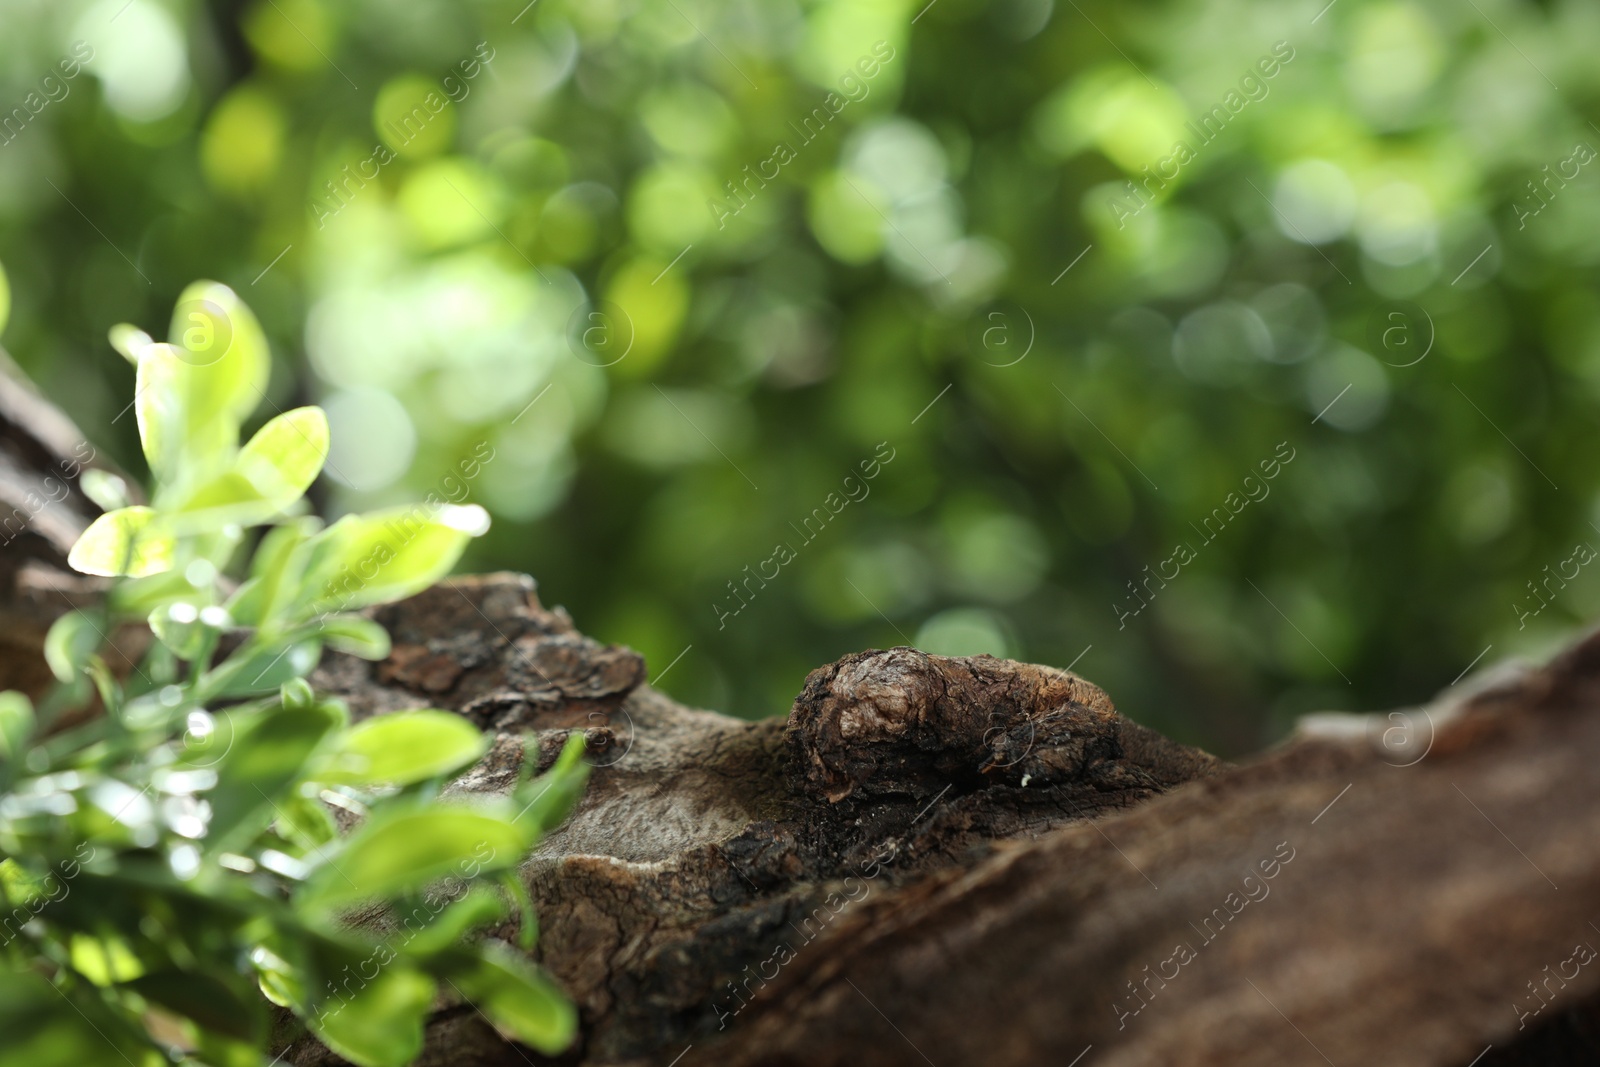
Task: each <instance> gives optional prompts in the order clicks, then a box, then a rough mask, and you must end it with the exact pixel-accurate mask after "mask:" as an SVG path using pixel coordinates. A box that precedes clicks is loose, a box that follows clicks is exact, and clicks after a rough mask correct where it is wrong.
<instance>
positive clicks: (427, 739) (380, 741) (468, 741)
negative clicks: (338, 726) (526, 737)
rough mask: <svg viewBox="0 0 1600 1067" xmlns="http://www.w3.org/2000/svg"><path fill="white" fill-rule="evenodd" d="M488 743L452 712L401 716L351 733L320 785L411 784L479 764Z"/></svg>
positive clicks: (373, 720) (332, 758) (366, 724)
mask: <svg viewBox="0 0 1600 1067" xmlns="http://www.w3.org/2000/svg"><path fill="white" fill-rule="evenodd" d="M488 747H489V741H488V738H486V737H484V736H483V733H482V732H481V731H480V730H479V729H478V728H477V727H476V726H474V725H472V723H470V722H468V721H467V720H466V719H463V718H462V717H461V716H459V715H456V714H453V713H452V712H448V711H433V710H421V711H396V712H392V713H390V714H388V715H378V716H376V717H374V718H371V719H368V720H367V721H366V722H363V723H361V724H360V725H359V726H356V727H354V728H353V729H351V730H349V731H347V732H346V733H345V734H344V736H343V737H341V738H340V739H339V743H338V745H337V746H336V747H335V748H334V749H333V751H332V752H331V753H330V754H329V756H328V762H327V764H326V765H325V767H324V768H323V769H322V770H320V771H318V773H317V777H318V779H319V780H320V781H324V782H336V783H341V784H349V785H369V784H373V783H378V782H386V783H392V784H394V785H409V784H411V783H412V782H420V781H423V780H425V779H428V778H438V777H440V776H441V775H446V774H449V773H450V772H452V771H457V770H460V769H461V768H463V767H467V766H470V765H471V764H473V763H476V762H477V761H478V759H479V758H480V757H482V755H483V753H484V752H485V751H486V750H487V749H488Z"/></svg>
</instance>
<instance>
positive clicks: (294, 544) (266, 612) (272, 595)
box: [227, 518, 321, 626]
mask: <svg viewBox="0 0 1600 1067" xmlns="http://www.w3.org/2000/svg"><path fill="white" fill-rule="evenodd" d="M320 528H321V523H319V522H318V521H317V520H316V519H313V518H301V519H295V520H293V521H290V522H286V523H284V524H283V525H282V526H277V527H274V528H273V529H271V530H268V531H267V534H266V536H264V537H262V538H261V543H260V544H259V545H257V546H256V554H255V556H254V558H252V559H251V561H250V577H249V579H248V580H247V581H245V582H244V583H243V584H242V585H240V586H239V588H238V590H237V591H235V593H234V595H233V597H232V598H231V599H230V600H229V601H228V604H227V608H228V612H229V614H231V615H232V616H233V617H234V619H235V620H236V621H237V622H238V623H239V624H240V625H242V626H264V625H266V624H267V623H269V622H272V621H274V620H275V619H276V618H277V616H278V614H279V610H280V608H282V607H283V606H284V605H285V604H287V603H288V601H289V599H290V597H291V596H292V595H293V594H294V592H295V588H296V586H297V583H298V581H299V577H300V572H301V569H302V568H303V567H304V564H305V555H306V552H305V551H304V550H303V546H304V545H305V542H306V539H307V538H309V537H311V535H313V534H315V533H316V532H317V530H319V529H320Z"/></svg>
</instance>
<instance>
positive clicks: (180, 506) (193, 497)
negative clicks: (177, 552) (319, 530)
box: [165, 470, 283, 536]
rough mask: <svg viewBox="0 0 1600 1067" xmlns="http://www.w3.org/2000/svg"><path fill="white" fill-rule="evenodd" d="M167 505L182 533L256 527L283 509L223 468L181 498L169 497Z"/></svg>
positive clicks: (169, 517)
mask: <svg viewBox="0 0 1600 1067" xmlns="http://www.w3.org/2000/svg"><path fill="white" fill-rule="evenodd" d="M165 507H166V511H165V515H166V518H167V521H168V523H169V525H170V526H171V528H172V529H173V532H174V533H176V534H178V535H180V536H181V535H185V534H204V533H212V532H214V531H217V530H222V529H226V528H227V527H229V526H255V525H258V524H260V523H263V522H266V521H267V520H268V519H270V518H272V516H274V515H276V514H278V512H280V511H282V510H283V508H282V507H280V506H279V505H278V504H277V503H275V502H274V501H273V500H272V498H270V497H269V496H268V495H267V494H266V493H264V492H263V491H262V490H261V489H260V488H259V487H258V486H257V485H256V484H255V483H254V482H253V481H251V480H250V479H249V478H246V477H245V476H244V475H243V474H241V473H239V472H238V471H236V470H230V471H223V472H222V473H221V474H218V475H217V476H216V477H214V478H212V479H211V480H209V481H207V482H203V483H201V484H200V485H198V486H196V487H195V488H194V489H193V490H191V491H190V492H189V493H187V494H185V495H184V496H183V497H181V498H180V499H176V500H168V501H167V503H166V505H165Z"/></svg>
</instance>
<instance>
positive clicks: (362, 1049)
mask: <svg viewBox="0 0 1600 1067" xmlns="http://www.w3.org/2000/svg"><path fill="white" fill-rule="evenodd" d="M436 988H437V986H436V983H435V982H434V980H433V979H432V978H429V977H428V976H427V975H425V974H423V973H422V972H421V971H418V970H416V969H415V968H411V967H405V966H403V965H401V964H399V963H391V964H390V965H389V966H388V967H386V968H383V969H381V970H379V971H378V972H377V973H376V974H375V975H374V977H373V978H372V979H370V980H368V981H366V982H365V983H364V984H362V985H361V986H359V987H357V989H356V990H355V991H354V993H353V994H352V995H351V996H350V998H349V999H348V1000H346V999H342V998H341V999H337V1000H330V1001H326V1002H324V1003H323V1004H322V1005H321V1007H320V1010H319V1011H318V1012H317V1014H316V1015H315V1016H313V1017H312V1018H310V1019H308V1020H307V1023H308V1024H309V1025H310V1027H311V1031H312V1033H314V1034H316V1035H317V1037H319V1038H321V1039H322V1042H323V1043H324V1044H326V1045H327V1046H328V1047H329V1048H330V1049H332V1050H333V1051H334V1052H336V1053H338V1054H339V1055H340V1056H343V1057H344V1058H345V1059H347V1060H349V1061H350V1062H351V1063H355V1064H358V1065H359V1067H405V1065H406V1064H408V1063H410V1062H411V1061H412V1060H414V1059H416V1058H417V1056H418V1055H419V1054H420V1053H421V1052H422V1028H423V1023H424V1022H425V1021H426V1019H427V1014H428V1008H429V1007H430V1006H432V1004H433V994H434V990H435V989H436Z"/></svg>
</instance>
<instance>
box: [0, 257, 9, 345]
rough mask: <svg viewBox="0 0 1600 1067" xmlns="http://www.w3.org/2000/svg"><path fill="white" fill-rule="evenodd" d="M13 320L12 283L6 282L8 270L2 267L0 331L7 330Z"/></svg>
mask: <svg viewBox="0 0 1600 1067" xmlns="http://www.w3.org/2000/svg"><path fill="white" fill-rule="evenodd" d="M10 318H11V283H10V282H8V281H7V280H6V269H5V267H3V266H0V331H3V330H5V328H6V321H7V320H8V319H10Z"/></svg>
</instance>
